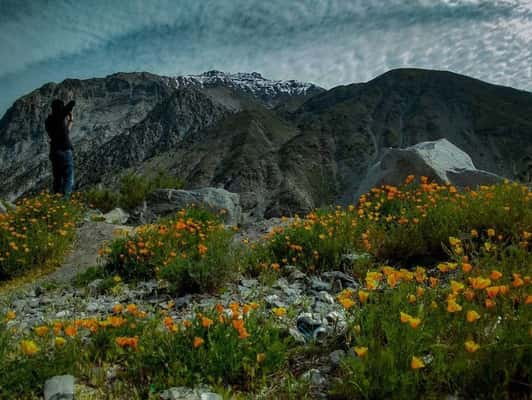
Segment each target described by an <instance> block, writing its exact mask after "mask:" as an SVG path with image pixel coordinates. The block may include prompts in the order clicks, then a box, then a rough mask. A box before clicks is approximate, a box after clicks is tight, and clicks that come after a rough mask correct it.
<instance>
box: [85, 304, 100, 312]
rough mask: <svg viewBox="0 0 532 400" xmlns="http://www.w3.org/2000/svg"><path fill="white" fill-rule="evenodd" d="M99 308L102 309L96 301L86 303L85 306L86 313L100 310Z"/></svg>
mask: <svg viewBox="0 0 532 400" xmlns="http://www.w3.org/2000/svg"><path fill="white" fill-rule="evenodd" d="M101 309H102V306H101V305H100V304H98V303H96V302H92V303H89V304H87V308H86V310H87V312H88V313H95V312H97V311H100V310H101Z"/></svg>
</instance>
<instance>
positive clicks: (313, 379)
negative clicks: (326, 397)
mask: <svg viewBox="0 0 532 400" xmlns="http://www.w3.org/2000/svg"><path fill="white" fill-rule="evenodd" d="M301 377H302V378H303V379H304V380H306V381H309V382H310V384H311V385H314V386H321V385H324V384H325V383H326V382H327V379H325V377H324V376H323V374H322V373H321V371H320V370H319V369H310V370H308V371H307V372H305V373H304V374H303V375H302V376H301Z"/></svg>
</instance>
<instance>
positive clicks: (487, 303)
mask: <svg viewBox="0 0 532 400" xmlns="http://www.w3.org/2000/svg"><path fill="white" fill-rule="evenodd" d="M484 305H485V306H486V308H493V307H495V306H496V305H497V303H496V302H495V300H492V299H486V300H484Z"/></svg>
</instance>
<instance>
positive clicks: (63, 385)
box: [44, 375, 74, 400]
mask: <svg viewBox="0 0 532 400" xmlns="http://www.w3.org/2000/svg"><path fill="white" fill-rule="evenodd" d="M44 400H74V377H73V376H72V375H59V376H54V377H53V378H50V379H48V380H47V381H46V382H45V383H44Z"/></svg>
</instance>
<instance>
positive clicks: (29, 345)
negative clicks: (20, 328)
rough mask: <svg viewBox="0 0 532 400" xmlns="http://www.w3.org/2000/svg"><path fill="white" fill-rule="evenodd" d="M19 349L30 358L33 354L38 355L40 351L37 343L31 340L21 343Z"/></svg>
mask: <svg viewBox="0 0 532 400" xmlns="http://www.w3.org/2000/svg"><path fill="white" fill-rule="evenodd" d="M20 348H21V350H22V352H23V353H24V354H25V355H27V356H31V355H33V354H35V353H38V352H39V351H40V350H41V349H40V348H39V346H37V343H35V342H34V341H33V340H23V341H21V342H20Z"/></svg>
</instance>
